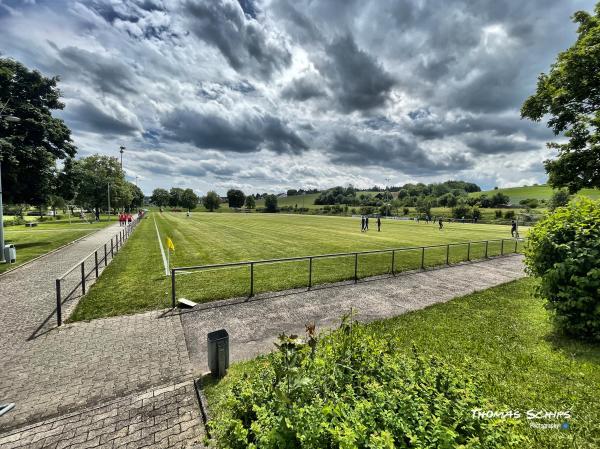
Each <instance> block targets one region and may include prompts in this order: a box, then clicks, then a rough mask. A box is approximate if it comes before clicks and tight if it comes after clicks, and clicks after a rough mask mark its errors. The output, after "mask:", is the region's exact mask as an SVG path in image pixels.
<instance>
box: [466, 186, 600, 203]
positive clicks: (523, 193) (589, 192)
mask: <svg viewBox="0 0 600 449" xmlns="http://www.w3.org/2000/svg"><path fill="white" fill-rule="evenodd" d="M498 192H500V193H504V194H505V195H508V196H509V197H510V201H511V203H513V204H519V201H521V200H525V199H528V198H536V199H538V200H549V199H550V198H551V197H552V194H553V193H554V190H553V189H552V187H550V186H548V185H540V186H525V187H509V188H505V189H498V190H488V191H485V192H473V193H470V194H469V196H476V197H477V196H480V195H483V194H485V195H487V196H491V195H493V194H494V193H498ZM578 194H579V195H584V196H587V197H589V198H591V199H594V200H597V199H599V198H600V190H599V189H582V190H581V191H580V192H579V193H578Z"/></svg>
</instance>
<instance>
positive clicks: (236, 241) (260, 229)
mask: <svg viewBox="0 0 600 449" xmlns="http://www.w3.org/2000/svg"><path fill="white" fill-rule="evenodd" d="M151 215H152V216H150V217H148V218H147V219H144V220H143V223H141V224H140V226H139V228H138V230H137V231H136V233H134V235H133V236H132V237H131V241H130V243H129V244H128V245H127V247H125V248H124V251H123V252H122V253H121V254H119V256H118V257H116V258H115V261H114V262H113V263H112V264H111V265H109V266H108V267H107V269H106V273H105V275H103V276H101V278H100V279H99V281H98V282H97V283H96V284H95V285H94V286H93V287H92V288H91V289H90V292H89V293H88V295H87V297H86V298H84V300H83V301H81V303H80V304H79V306H78V308H77V310H76V311H75V313H74V314H73V316H72V319H73V320H83V319H91V318H97V317H102V316H113V315H120V314H124V313H135V312H139V311H143V310H151V309H159V308H166V307H170V306H171V280H170V278H169V277H167V276H165V269H164V264H163V260H162V256H161V252H160V248H159V244H158V240H157V233H156V229H155V226H154V220H153V218H156V223H157V227H158V230H159V234H160V236H161V239H162V241H163V245H164V242H165V239H166V238H167V237H170V238H171V239H172V240H173V242H174V244H175V252H174V253H171V256H170V265H171V267H184V266H194V265H208V264H220V263H228V262H240V261H252V260H263V259H273V258H288V257H300V256H311V255H318V254H331V253H346V252H352V253H354V252H360V251H370V250H382V249H389V248H400V247H415V246H422V245H444V246H443V247H440V248H430V249H427V250H426V254H425V260H424V265H425V266H426V267H430V266H434V265H442V264H445V258H446V246H445V245H446V244H447V243H452V242H467V241H482V240H490V239H499V238H505V239H507V238H510V227H509V226H498V225H474V224H459V223H448V224H446V225H445V226H444V230H443V231H440V230H439V229H438V227H437V225H434V224H426V223H419V224H417V223H414V222H408V221H395V220H389V221H388V220H384V221H383V224H382V232H377V230H376V226H375V223H374V222H373V223H371V230H369V232H367V233H361V232H360V223H359V220H358V219H356V218H349V217H323V216H298V215H285V214H210V213H192V216H191V217H189V218H188V217H186V214H185V213H170V212H164V213H159V212H153V213H152V214H151ZM525 234H526V228H521V236H525ZM510 242H512V243H510ZM510 242H509V240H507V241H506V242H505V245H506V247H505V250H506V252H511V251H513V250H514V241H510ZM500 245H501V243H500V241H497V242H490V243H489V247H488V253H489V255H490V256H493V255H496V254H499V253H500V250H501V247H500ZM518 245H519V249H520V247H521V243H519V244H518ZM484 252H485V245H484V244H482V243H473V244H472V245H471V258H472V259H476V258H481V257H483V256H484ZM421 257H422V254H421V249H420V248H416V249H414V250H410V251H402V252H401V253H400V252H398V253H396V255H395V260H394V262H395V265H394V266H395V271H396V272H401V271H404V270H410V269H418V268H419V267H420V263H421ZM466 258H467V245H457V246H453V247H452V248H451V250H450V255H449V259H450V262H451V263H455V262H458V261H461V260H466ZM358 259H359V260H358V268H359V270H358V277H359V278H363V277H367V276H372V275H377V274H386V273H390V271H391V255H390V254H389V253H387V254H386V253H381V254H368V255H359V256H358ZM312 268H313V273H312V284H313V285H317V284H321V283H328V282H335V281H339V280H344V279H353V277H354V255H349V256H345V257H335V258H326V259H315V260H313V267H312ZM254 270H255V271H254V292H255V293H260V292H265V291H277V290H282V289H288V288H294V287H306V286H307V281H308V262H307V261H306V260H305V261H295V262H289V263H278V264H265V265H256V266H255V267H254ZM249 275H250V273H249V267H238V268H230V269H229V268H228V269H215V270H207V271H195V270H194V271H193V272H192V274H185V275H184V274H178V275H177V297H178V298H182V297H183V298H187V299H191V300H193V301H196V302H206V301H211V300H215V299H223V298H230V297H235V296H247V295H248V294H249Z"/></svg>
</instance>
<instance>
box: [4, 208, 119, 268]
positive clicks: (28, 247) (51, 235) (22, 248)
mask: <svg viewBox="0 0 600 449" xmlns="http://www.w3.org/2000/svg"><path fill="white" fill-rule="evenodd" d="M101 218H102V220H103V221H100V222H98V223H96V222H91V223H85V222H82V221H80V220H78V219H72V220H71V223H69V221H68V220H57V221H45V222H41V223H38V225H37V226H36V227H33V228H28V227H25V225H19V226H7V227H5V228H4V234H5V235H4V239H5V241H6V243H7V244H9V243H12V244H14V245H15V246H16V248H17V263H15V264H7V263H5V264H0V273H2V272H4V271H6V270H8V269H11V268H14V267H16V266H19V265H22V264H24V263H25V262H27V261H29V260H31V259H33V258H35V257H38V256H41V255H42V254H46V253H48V252H50V251H52V250H54V249H56V248H58V247H60V246H63V245H66V244H67V243H70V242H72V241H73V240H77V239H78V238H81V237H83V236H85V235H87V234H89V233H91V232H94V231H96V230H98V229H101V228H103V227H105V226H107V225H108V224H109V223H110V222H109V221H107V220H106V217H101Z"/></svg>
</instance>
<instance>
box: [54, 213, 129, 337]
mask: <svg viewBox="0 0 600 449" xmlns="http://www.w3.org/2000/svg"><path fill="white" fill-rule="evenodd" d="M138 223H139V219H137V218H136V219H134V220H133V221H132V222H131V223H128V224H127V225H126V226H124V227H123V228H122V229H120V230H119V232H118V233H117V234H115V235H114V236H113V237H111V239H110V240H109V241H106V243H104V244H103V245H101V246H99V247H98V248H96V249H95V250H94V251H92V252H91V253H89V254H88V255H87V256H86V257H84V258H83V259H82V260H81V261H79V262H78V263H76V264H75V265H73V266H72V267H71V268H70V269H68V270H67V271H65V272H64V273H63V275H62V276H60V277H59V278H57V279H56V281H55V288H56V322H57V325H58V326H61V325H62V322H63V320H62V306H63V304H64V303H65V302H66V301H68V300H69V299H70V298H71V297H72V296H73V295H74V294H75V293H76V292H77V291H79V290H80V289H81V296H83V295H85V294H86V292H87V280H88V279H89V278H90V277H91V276H92V275H94V279H98V277H99V276H100V271H101V269H103V268H106V267H107V266H108V264H109V263H110V262H111V261H112V260H113V259H114V257H115V254H117V253H118V252H119V251H120V250H121V249H122V248H123V245H124V244H125V242H126V241H127V240H128V239H129V237H130V236H131V234H132V232H133V230H134V229H135V227H136V226H137V225H138ZM65 287H66V288H68V289H69V292H68V293H67V294H66V295H64V296H63V290H64V289H65Z"/></svg>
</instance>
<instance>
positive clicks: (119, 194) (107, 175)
mask: <svg viewBox="0 0 600 449" xmlns="http://www.w3.org/2000/svg"><path fill="white" fill-rule="evenodd" d="M73 175H74V176H76V177H77V184H78V188H77V195H76V197H75V201H76V203H77V204H79V205H81V206H84V207H87V208H90V209H104V208H106V207H107V205H108V191H109V187H108V186H109V185H110V205H111V208H121V207H129V206H130V205H131V202H132V200H133V192H132V189H131V187H130V184H131V183H129V182H127V181H126V180H125V174H124V173H123V170H122V169H121V164H120V162H119V160H118V159H117V158H116V157H109V156H101V155H98V154H94V155H92V156H88V157H85V158H83V159H79V160H76V161H74V162H73Z"/></svg>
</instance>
